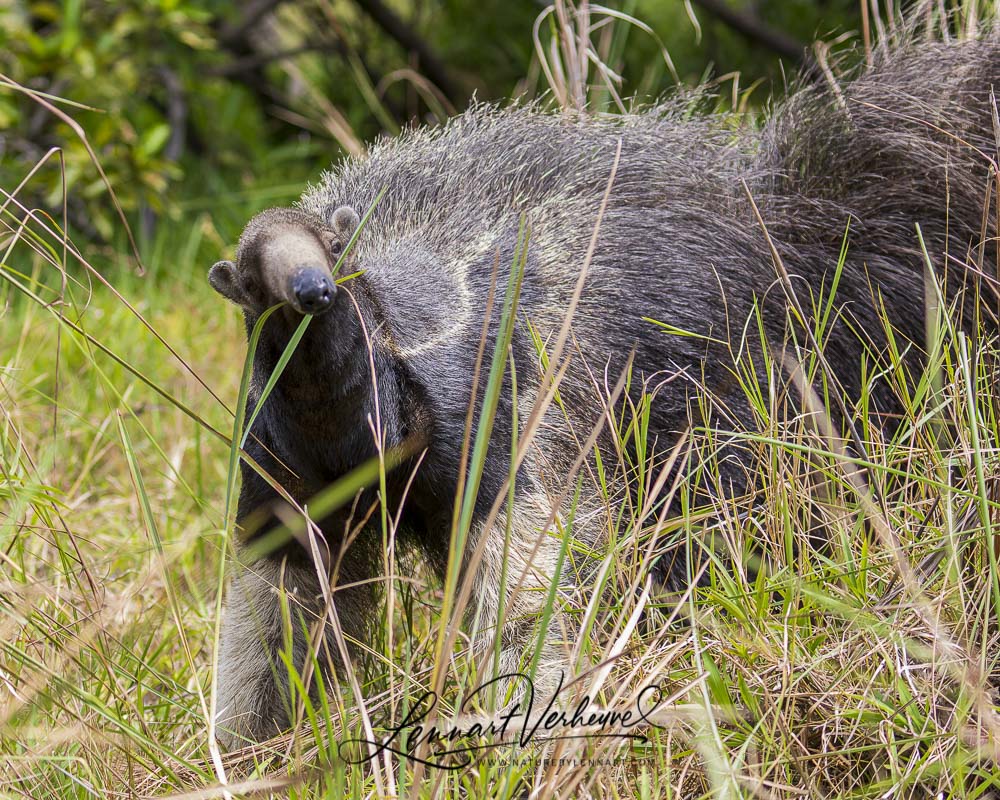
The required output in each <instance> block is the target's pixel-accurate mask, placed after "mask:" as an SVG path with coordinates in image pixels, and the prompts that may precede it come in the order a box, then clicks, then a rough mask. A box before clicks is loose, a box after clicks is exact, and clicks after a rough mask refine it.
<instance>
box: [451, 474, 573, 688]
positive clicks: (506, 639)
mask: <svg viewBox="0 0 1000 800" xmlns="http://www.w3.org/2000/svg"><path fill="white" fill-rule="evenodd" d="M550 516H551V506H550V505H549V503H548V501H547V500H546V498H545V496H544V495H543V494H542V493H540V492H539V493H530V494H528V493H526V494H525V495H523V496H522V497H520V498H519V499H518V500H517V501H516V502H515V504H514V508H513V516H512V519H511V524H510V526H509V528H510V538H509V542H507V529H508V524H507V514H506V513H505V512H501V513H500V514H499V515H498V517H497V519H496V520H495V521H494V523H493V524H492V525H491V526H489V527H486V526H485V525H484V524H483V523H482V522H480V523H479V524H478V525H476V526H475V528H474V530H473V540H472V542H471V543H470V545H471V546H470V552H472V551H474V550H475V549H476V545H477V544H478V543H479V542H481V541H482V537H485V542H483V548H482V560H481V562H480V564H479V567H478V570H477V572H476V584H475V595H476V604H477V605H476V607H475V608H474V609H473V611H477V610H478V613H479V614H480V616H481V620H482V623H481V628H482V630H483V633H482V634H481V636H480V640H479V641H478V642H477V643H476V644H477V645H478V649H479V651H480V653H479V655H480V658H481V661H480V663H483V664H487V665H489V666H488V668H487V669H486V670H484V671H482V672H481V675H483V676H485V680H488V679H489V678H493V677H499V676H501V675H507V676H512V675H514V674H517V673H519V674H522V675H529V676H530V675H531V673H532V672H533V673H534V674H533V685H534V689H535V693H536V696H537V695H540V696H542V697H544V698H545V701H546V702H547V698H548V696H550V695H551V693H552V692H553V691H555V689H556V687H557V686H558V684H559V681H560V677H561V676H562V675H564V674H565V675H566V680H568V679H569V674H568V673H569V670H570V663H569V652H570V650H571V649H572V642H573V640H574V639H573V636H574V634H573V632H572V628H571V627H570V625H571V621H570V619H569V618H568V617H567V615H566V614H565V613H564V608H563V606H564V604H565V602H566V600H567V596H568V595H569V594H572V590H573V580H572V571H571V569H570V568H569V563H568V559H566V560H564V563H563V565H562V567H561V569H560V566H559V552H560V548H561V544H562V540H561V537H560V536H559V535H558V534H557V533H553V531H552V526H551V525H548V524H547V523H548V521H549V517H550ZM557 573H558V574H557ZM553 581H558V582H559V586H558V587H557V591H556V593H555V596H554V597H553V606H552V613H551V615H550V616H549V617H548V618H547V620H546V618H545V608H546V604H547V602H548V598H549V593H550V590H551V587H552V583H553ZM501 610H502V612H503V613H502V619H501V618H500V617H501V614H500V613H499V612H500V611H501ZM498 622H499V623H500V628H499V631H498V629H497V623H498ZM543 626H544V630H543V629H542V628H543ZM540 631H542V632H541V633H540ZM496 636H499V637H500V659H499V664H497V665H496V670H495V671H494V669H493V666H492V663H493V661H492V659H493V658H494V656H493V655H492V653H493V652H494V650H493V647H494V644H495V641H496V639H495V637H496ZM494 672H495V674H494ZM526 685H527V684H526V683H525V681H524V680H523V679H522V678H513V677H511V678H508V679H505V680H504V681H502V682H501V684H500V686H501V688H502V689H504V690H506V689H507V688H508V687H512V688H513V694H512V697H510V698H508V700H514V701H516V700H518V699H519V697H520V696H521V695H523V693H524V689H525V688H526Z"/></svg>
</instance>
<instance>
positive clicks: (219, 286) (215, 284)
mask: <svg viewBox="0 0 1000 800" xmlns="http://www.w3.org/2000/svg"><path fill="white" fill-rule="evenodd" d="M208 282H209V283H210V284H212V288H213V289H215V291H217V292H218V293H219V294H221V295H222V296H223V297H225V298H226V299H227V300H232V301H233V302H234V303H236V305H238V306H246V305H249V301H250V297H249V295H248V294H247V291H246V289H245V288H244V287H243V280H242V279H241V278H240V274H239V272H237V270H236V265H235V264H234V263H233V262H232V261H219V262H217V263H215V264H213V265H212V268H211V269H210V270H209V271H208Z"/></svg>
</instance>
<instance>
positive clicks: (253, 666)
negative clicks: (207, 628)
mask: <svg viewBox="0 0 1000 800" xmlns="http://www.w3.org/2000/svg"><path fill="white" fill-rule="evenodd" d="M247 473H249V470H248V471H247ZM247 473H245V474H244V489H243V491H242V493H241V496H240V504H241V507H242V508H243V510H246V509H247V508H255V509H256V510H257V514H249V515H248V514H243V513H241V514H240V521H241V524H246V523H245V518H246V517H247V516H250V517H253V516H258V517H259V516H260V514H259V512H260V509H261V506H260V501H261V500H262V499H264V498H270V502H272V503H276V502H279V500H278V498H277V495H276V494H274V493H273V491H272V490H270V487H267V490H266V491H265V490H264V488H263V486H266V484H263V481H262V480H261V479H260V478H259V477H257V476H256V474H254V473H250V474H247ZM262 485H263V486H262ZM265 507H266V505H265ZM278 525H279V523H278V520H277V519H276V518H275V517H273V516H271V515H264V523H263V524H262V525H261V526H259V527H258V528H257V530H256V533H255V536H254V537H251V541H250V542H249V543H247V542H244V543H242V544H241V545H240V546H239V551H240V553H241V554H243V557H244V558H246V554H247V553H248V552H249V551H250V548H252V547H253V541H254V539H255V538H256V540H257V541H260V539H259V537H260V536H262V535H263V534H265V533H267V532H268V531H273V530H274V529H275V528H276V527H278ZM324 531H325V528H324ZM329 533H330V535H329V536H327V541H328V542H335V541H336V540H337V537H336V533H337V531H335V530H333V529H332V528H331V530H330V531H329ZM364 545H365V541H364V537H360V538H359V539H358V540H357V541H355V542H354V543H353V544H352V545H351V546H350V547H348V548H347V549H346V550H344V551H343V552H339V553H335V554H334V564H333V569H332V570H330V571H329V572H328V570H327V566H326V565H319V567H318V568H317V565H316V564H315V563H314V562H313V561H312V559H311V558H310V557H309V555H308V554H307V553H306V552H305V549H304V548H303V547H302V546H300V545H299V544H298V543H297V542H291V543H289V544H287V545H286V546H284V547H282V548H281V549H280V550H279V551H276V552H273V553H271V554H268V555H266V556H263V557H259V558H257V559H256V560H254V561H252V562H251V563H244V562H243V560H241V559H238V560H237V563H235V564H234V565H233V566H232V569H231V571H230V573H231V579H230V584H229V588H228V590H227V593H226V601H225V608H224V611H223V619H222V637H221V643H220V651H219V664H218V672H217V675H218V686H217V715H216V727H217V738H218V739H219V741H220V742H221V743H222V744H223V745H224V746H225V747H227V748H229V749H232V748H234V747H238V746H240V745H241V744H245V743H246V742H248V741H250V742H259V741H263V740H264V739H267V738H269V737H271V736H274V735H275V734H277V733H279V732H280V731H282V730H285V729H287V728H288V727H289V726H290V724H291V722H292V721H293V720H294V718H295V709H294V708H293V705H294V704H295V693H293V692H292V691H291V688H290V687H291V685H292V682H291V680H290V669H294V670H295V672H296V673H297V674H298V675H299V676H300V678H302V680H303V683H304V684H305V685H306V686H307V687H309V689H310V694H311V696H312V697H313V698H314V699H315V697H316V687H317V685H318V682H317V679H316V676H315V669H317V668H318V669H319V671H320V675H321V676H322V678H323V682H324V683H325V684H326V685H327V686H329V685H330V683H331V680H332V676H331V671H332V670H331V667H336V668H337V669H342V668H343V667H344V664H343V662H342V660H341V658H340V648H339V646H338V643H337V640H336V636H335V628H334V626H333V625H332V624H331V616H332V615H335V617H334V618H335V619H336V620H337V621H338V622H339V624H340V627H341V630H342V632H343V634H344V638H345V639H346V641H347V644H348V646H349V647H351V643H352V642H364V641H369V640H370V633H371V631H370V625H371V623H372V622H373V620H374V619H376V617H377V614H376V608H377V599H378V598H377V594H378V593H377V588H376V587H377V582H376V581H375V580H374V577H375V570H374V569H373V568H372V565H371V564H372V561H371V557H370V553H368V552H367V548H366V547H364ZM328 575H332V576H333V577H328ZM321 581H322V582H321ZM324 583H325V584H326V585H324ZM327 597H329V598H330V599H331V600H332V602H333V606H334V608H333V610H332V611H331V609H329V608H328V606H327V602H326V598H327ZM310 673H312V677H311V679H310V678H309V677H308V676H309V675H310Z"/></svg>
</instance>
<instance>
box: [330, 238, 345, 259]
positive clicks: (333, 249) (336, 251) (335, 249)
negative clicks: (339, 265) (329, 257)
mask: <svg viewBox="0 0 1000 800" xmlns="http://www.w3.org/2000/svg"><path fill="white" fill-rule="evenodd" d="M343 249H344V245H343V244H341V243H340V242H338V241H337V240H336V239H334V241H333V244H331V245H330V252H331V253H333V254H334V255H335V256H339V255H340V251H341V250H343Z"/></svg>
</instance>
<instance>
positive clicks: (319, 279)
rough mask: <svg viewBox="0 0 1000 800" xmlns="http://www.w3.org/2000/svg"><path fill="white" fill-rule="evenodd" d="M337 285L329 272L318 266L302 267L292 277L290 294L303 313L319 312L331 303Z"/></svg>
mask: <svg viewBox="0 0 1000 800" xmlns="http://www.w3.org/2000/svg"><path fill="white" fill-rule="evenodd" d="M336 293H337V286H336V284H335V283H334V282H333V280H332V279H331V278H330V274H329V273H328V272H327V271H326V270H324V269H319V268H318V267H304V268H302V269H300V270H299V271H298V272H296V273H295V276H294V277H293V278H292V296H293V297H294V298H295V305H296V306H298V310H299V311H301V312H302V313H303V314H320V313H322V312H324V311H326V310H327V309H328V308H329V307H330V305H331V304H332V303H333V296H334V295H335V294H336Z"/></svg>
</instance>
